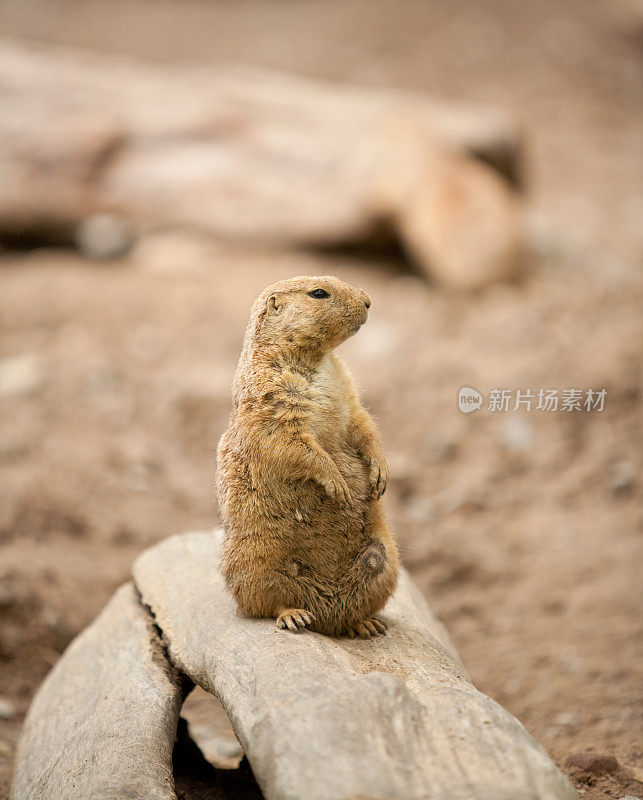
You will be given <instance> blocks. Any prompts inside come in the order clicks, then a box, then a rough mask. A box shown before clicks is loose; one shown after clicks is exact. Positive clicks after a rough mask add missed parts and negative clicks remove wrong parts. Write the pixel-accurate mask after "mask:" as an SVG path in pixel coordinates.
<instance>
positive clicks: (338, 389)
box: [310, 357, 350, 444]
mask: <svg viewBox="0 0 643 800" xmlns="http://www.w3.org/2000/svg"><path fill="white" fill-rule="evenodd" d="M310 392H311V395H312V397H313V400H314V401H315V412H314V414H313V419H312V420H311V422H312V428H313V431H314V433H315V434H316V435H317V436H318V437H319V439H320V441H321V442H322V444H324V440H327V439H330V440H334V441H337V439H338V438H343V437H344V436H345V434H346V430H347V428H348V423H349V420H350V409H349V405H348V398H347V396H346V386H345V384H344V376H343V375H342V373H341V372H340V370H339V369H338V368H337V366H336V364H335V363H334V361H333V360H332V359H331V358H330V357H326V358H324V359H323V360H322V362H321V364H320V365H319V367H318V369H317V371H316V373H315V374H314V376H313V378H312V380H311V383H310Z"/></svg>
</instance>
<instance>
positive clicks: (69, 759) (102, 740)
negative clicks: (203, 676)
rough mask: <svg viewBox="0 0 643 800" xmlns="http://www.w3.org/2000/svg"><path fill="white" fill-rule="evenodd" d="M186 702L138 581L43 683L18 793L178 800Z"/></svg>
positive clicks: (33, 799) (43, 799)
mask: <svg viewBox="0 0 643 800" xmlns="http://www.w3.org/2000/svg"><path fill="white" fill-rule="evenodd" d="M182 701H183V697H182V688H181V682H180V679H179V676H178V674H177V672H176V670H175V669H174V667H173V666H172V665H171V664H170V663H169V662H168V661H167V659H166V658H165V655H164V654H163V650H162V646H161V644H160V641H159V640H158V637H157V636H156V633H155V631H154V630H153V627H152V621H151V619H150V617H149V615H148V614H147V612H146V611H145V610H144V609H143V608H142V607H141V605H140V603H139V600H138V596H137V594H136V591H135V589H134V587H133V586H132V584H131V583H130V584H126V585H125V586H122V587H121V588H120V589H119V590H118V591H117V592H116V594H115V595H114V597H113V598H112V600H111V601H110V603H109V604H108V605H107V606H106V608H105V609H104V610H103V612H102V613H101V614H100V616H99V617H98V618H97V619H96V620H95V621H94V623H93V624H92V625H90V627H89V628H87V629H86V630H85V631H84V632H83V633H82V634H81V635H80V636H78V637H77V638H76V639H75V640H74V642H72V644H71V645H70V646H69V647H68V648H67V650H66V651H65V653H64V655H63V656H62V657H61V658H60V660H59V661H58V662H57V663H56V666H55V667H54V668H53V670H52V671H51V672H50V673H49V675H48V676H47V678H46V679H45V681H44V683H43V684H42V686H41V687H40V689H39V691H38V693H37V695H36V697H35V699H34V701H33V703H32V704H31V708H30V709H29V713H28V714H27V718H26V720H25V724H24V728H23V731H22V735H21V738H20V742H19V745H18V750H17V754H16V768H15V775H14V783H13V790H12V797H13V798H14V800H88V799H89V798H91V800H128V798H129V799H130V800H140V798H146V800H176V794H175V792H174V780H173V777H172V748H173V746H174V739H175V735H176V729H177V723H178V718H179V709H180V707H181V703H182Z"/></svg>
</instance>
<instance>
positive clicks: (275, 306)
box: [267, 294, 283, 314]
mask: <svg viewBox="0 0 643 800" xmlns="http://www.w3.org/2000/svg"><path fill="white" fill-rule="evenodd" d="M267 306H268V313H269V314H278V313H279V312H280V311H281V309H282V307H283V300H282V299H281V298H280V297H279V295H276V294H271V295H270V297H269V298H268V303H267Z"/></svg>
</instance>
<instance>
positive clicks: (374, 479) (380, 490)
mask: <svg viewBox="0 0 643 800" xmlns="http://www.w3.org/2000/svg"><path fill="white" fill-rule="evenodd" d="M366 464H367V466H368V478H369V483H370V486H371V496H372V497H377V499H378V500H379V499H380V497H381V496H382V495H383V494H384V492H385V491H386V485H387V484H388V465H387V463H386V459H385V458H384V454H383V453H378V454H377V455H374V456H371V457H370V458H368V459H367V460H366Z"/></svg>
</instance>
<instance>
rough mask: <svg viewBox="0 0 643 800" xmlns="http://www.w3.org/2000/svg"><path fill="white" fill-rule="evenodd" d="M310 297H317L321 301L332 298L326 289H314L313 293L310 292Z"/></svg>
mask: <svg viewBox="0 0 643 800" xmlns="http://www.w3.org/2000/svg"><path fill="white" fill-rule="evenodd" d="M308 294H309V296H310V297H316V298H317V299H318V300H321V299H322V298H324V297H330V295H329V294H328V292H327V291H325V290H324V289H313V290H312V292H308Z"/></svg>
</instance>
